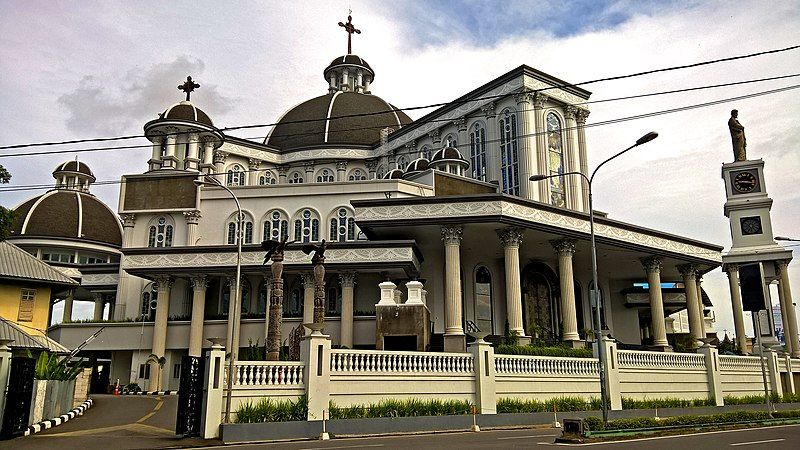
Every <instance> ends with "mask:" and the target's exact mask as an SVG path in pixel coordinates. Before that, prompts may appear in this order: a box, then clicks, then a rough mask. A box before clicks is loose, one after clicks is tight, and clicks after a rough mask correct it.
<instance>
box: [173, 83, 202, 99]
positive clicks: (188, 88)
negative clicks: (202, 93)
mask: <svg viewBox="0 0 800 450" xmlns="http://www.w3.org/2000/svg"><path fill="white" fill-rule="evenodd" d="M199 87H200V85H199V84H197V83H195V82H194V81H192V77H186V81H185V82H184V83H183V84H179V85H178V90H179V91H183V92H186V101H187V102H188V101H189V95H190V94H191V93H192V91H194V90H195V89H197V88H199Z"/></svg>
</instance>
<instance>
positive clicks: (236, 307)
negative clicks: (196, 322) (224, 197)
mask: <svg viewBox="0 0 800 450" xmlns="http://www.w3.org/2000/svg"><path fill="white" fill-rule="evenodd" d="M205 178H206V179H207V180H210V182H206V181H202V180H194V184H196V185H197V186H213V187H220V188H222V189H225V190H226V191H227V192H228V194H230V195H231V197H233V201H234V202H236V211H237V212H236V214H237V216H236V281H235V282H234V294H233V299H231V301H232V302H233V314H232V316H233V317H230V316H231V314H229V317H228V328H229V329H230V336H231V339H230V348H229V349H228V351H229V352H230V353H229V354H230V357H229V358H228V376H227V382H228V392H227V393H226V395H225V423H230V422H231V397H232V394H233V368H234V364H235V362H236V358H237V356H238V355H239V336H238V330H237V329H236V325H237V324H238V323H239V321H240V316H241V312H242V305H241V293H240V289H241V285H240V284H241V277H242V239H243V237H244V236H243V233H242V205H241V204H240V203H239V198H238V197H236V194H234V193H233V191H232V190H230V189H229V188H228V187H227V186H225V185H224V184H222V183H220V181H219V180H217V179H216V178H213V177H210V176H206V177H205Z"/></svg>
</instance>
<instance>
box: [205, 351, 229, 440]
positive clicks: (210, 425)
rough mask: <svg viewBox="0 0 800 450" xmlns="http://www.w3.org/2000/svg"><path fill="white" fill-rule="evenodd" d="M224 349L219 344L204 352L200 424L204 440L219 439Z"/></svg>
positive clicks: (223, 398)
mask: <svg viewBox="0 0 800 450" xmlns="http://www.w3.org/2000/svg"><path fill="white" fill-rule="evenodd" d="M224 378H225V349H224V348H222V346H221V345H219V344H214V345H212V346H211V350H210V351H207V352H206V373H205V376H204V378H203V379H204V380H205V386H204V389H203V402H202V405H203V417H202V421H201V424H200V429H201V430H202V435H203V438H204V439H212V438H216V437H219V430H220V424H221V423H222V404H223V402H224V401H225V395H223V385H224V383H225V381H224Z"/></svg>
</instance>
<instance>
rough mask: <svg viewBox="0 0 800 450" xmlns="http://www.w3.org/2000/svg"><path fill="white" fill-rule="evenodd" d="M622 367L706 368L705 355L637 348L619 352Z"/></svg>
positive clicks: (618, 356)
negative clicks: (647, 350)
mask: <svg viewBox="0 0 800 450" xmlns="http://www.w3.org/2000/svg"><path fill="white" fill-rule="evenodd" d="M617 358H618V361H619V367H620V368H621V369H623V368H624V369H636V368H648V369H705V367H706V363H705V356H703V355H699V354H695V353H662V352H643V351H637V350H619V351H618V352H617Z"/></svg>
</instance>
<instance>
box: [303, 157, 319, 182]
mask: <svg viewBox="0 0 800 450" xmlns="http://www.w3.org/2000/svg"><path fill="white" fill-rule="evenodd" d="M303 167H304V168H305V171H306V174H305V182H306V183H313V182H315V181H316V180H314V163H310V162H306V163H303Z"/></svg>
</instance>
